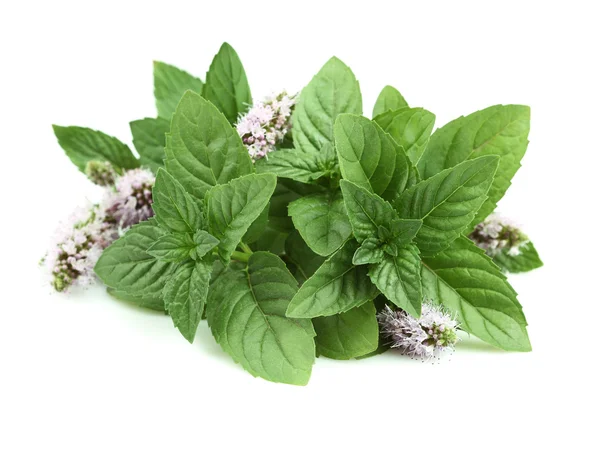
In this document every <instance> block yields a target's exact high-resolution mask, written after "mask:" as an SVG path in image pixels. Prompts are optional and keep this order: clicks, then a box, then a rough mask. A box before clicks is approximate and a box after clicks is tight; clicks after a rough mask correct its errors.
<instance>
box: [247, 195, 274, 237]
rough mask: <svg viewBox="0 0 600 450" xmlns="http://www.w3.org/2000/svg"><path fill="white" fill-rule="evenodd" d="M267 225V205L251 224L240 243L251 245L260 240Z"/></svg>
mask: <svg viewBox="0 0 600 450" xmlns="http://www.w3.org/2000/svg"><path fill="white" fill-rule="evenodd" d="M268 225H269V204H268V203H267V206H265V209H263V210H262V211H261V213H260V214H259V215H258V217H257V218H256V220H255V221H254V222H252V225H250V228H248V231H246V234H244V237H242V242H244V243H246V244H252V243H254V242H256V241H258V240H259V239H260V237H261V236H262V234H263V233H264V232H265V230H266V229H267V226H268Z"/></svg>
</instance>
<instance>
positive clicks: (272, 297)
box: [206, 252, 315, 385]
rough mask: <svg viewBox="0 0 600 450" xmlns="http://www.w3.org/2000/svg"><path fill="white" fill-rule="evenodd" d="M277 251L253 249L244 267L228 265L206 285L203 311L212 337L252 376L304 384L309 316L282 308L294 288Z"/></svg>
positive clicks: (310, 357) (310, 342) (309, 361)
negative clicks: (299, 316) (296, 315)
mask: <svg viewBox="0 0 600 450" xmlns="http://www.w3.org/2000/svg"><path fill="white" fill-rule="evenodd" d="M297 286H298V285H297V283H296V280H295V279H294V277H293V276H292V275H291V274H290V273H289V272H288V270H287V269H286V267H285V264H284V263H283V261H281V259H279V258H278V257H277V256H275V255H273V254H270V253H266V252H256V253H253V254H252V255H251V256H250V259H249V260H248V268H247V269H245V270H239V269H237V270H235V269H232V268H228V269H227V270H226V271H225V272H224V273H223V274H222V275H220V276H219V277H218V278H217V280H215V281H214V283H213V284H212V285H211V289H210V293H209V300H208V306H207V311H206V317H207V320H208V325H209V326H210V329H211V330H212V333H213V336H214V337H215V340H216V341H217V342H218V343H219V345H221V347H222V348H223V350H225V352H227V353H229V354H230V355H231V356H232V357H233V359H234V360H235V361H236V362H238V363H240V364H241V365H242V367H244V369H246V370H247V371H248V372H250V373H251V374H252V375H254V376H259V377H262V378H264V379H266V380H269V381H275V382H279V383H288V384H296V385H305V384H306V383H308V379H309V378H310V373H311V370H312V365H313V364H314V361H315V343H314V336H315V332H314V328H313V326H312V323H311V321H310V320H294V319H289V318H287V317H286V316H285V310H286V308H287V306H288V304H289V301H290V299H291V298H292V296H293V295H294V293H295V292H296V289H297Z"/></svg>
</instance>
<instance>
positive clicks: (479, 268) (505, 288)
mask: <svg viewBox="0 0 600 450" xmlns="http://www.w3.org/2000/svg"><path fill="white" fill-rule="evenodd" d="M422 279H423V292H424V295H425V298H427V299H430V300H433V301H435V302H437V303H439V304H442V305H444V306H446V307H447V308H448V309H449V310H450V311H453V312H454V313H456V315H457V317H458V320H459V321H460V326H461V328H462V329H463V330H465V331H467V332H468V333H471V334H474V335H475V336H477V337H478V338H479V339H481V340H483V341H485V342H488V343H490V344H492V345H494V346H496V347H499V348H502V349H504V350H516V351H530V350H531V344H530V343H529V337H528V336H527V330H526V329H525V326H526V325H527V322H526V321H525V316H524V315H523V311H522V307H521V305H520V304H519V302H518V300H517V295H516V293H515V291H514V289H513V288H512V287H511V286H510V284H508V281H507V280H506V277H505V276H504V275H503V274H502V272H500V270H499V269H498V267H497V266H496V265H495V264H494V263H493V262H492V260H491V259H490V258H489V257H487V256H486V255H485V253H484V251H483V250H481V249H480V248H478V247H477V246H476V245H475V244H473V243H472V242H471V241H470V240H469V239H467V238H466V237H460V238H458V239H457V240H455V241H454V242H453V243H452V245H451V246H450V247H449V248H448V249H446V250H444V251H443V252H441V253H439V254H438V255H436V256H435V257H433V258H424V259H423V270H422Z"/></svg>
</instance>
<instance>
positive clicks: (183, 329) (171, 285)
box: [163, 260, 212, 343]
mask: <svg viewBox="0 0 600 450" xmlns="http://www.w3.org/2000/svg"><path fill="white" fill-rule="evenodd" d="M211 272H212V260H209V261H188V262H187V263H184V264H181V265H180V266H179V267H178V268H177V270H176V271H175V273H174V274H173V275H172V276H171V278H170V279H169V281H168V283H167V284H166V286H165V288H164V291H163V292H164V301H165V306H166V307H167V311H168V312H169V315H170V316H171V318H172V319H173V324H174V325H175V326H176V327H177V329H179V332H180V333H181V334H182V335H183V337H184V338H186V339H187V340H188V341H189V342H190V343H191V342H194V337H195V336H196V330H197V329H198V324H199V323H200V320H202V313H203V312H204V305H205V303H206V297H207V295H208V285H209V282H210V276H211Z"/></svg>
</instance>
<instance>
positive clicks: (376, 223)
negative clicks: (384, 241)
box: [340, 180, 398, 243]
mask: <svg viewBox="0 0 600 450" xmlns="http://www.w3.org/2000/svg"><path fill="white" fill-rule="evenodd" d="M340 187H341V188H342V193H343V195H344V203H345V205H346V211H347V213H348V218H349V219H350V224H351V225H352V232H353V233H354V237H355V238H356V240H357V241H358V242H359V243H362V241H364V240H365V239H367V238H370V237H374V236H376V235H377V234H378V231H379V227H386V228H388V229H389V228H390V227H391V223H392V221H393V220H394V219H396V218H397V217H398V216H397V214H396V212H395V211H394V209H393V208H392V205H390V204H389V203H388V202H386V201H385V200H383V199H382V198H381V197H379V196H377V195H375V194H373V193H371V192H369V191H367V190H366V189H364V188H362V187H360V186H357V185H356V184H354V183H351V182H350V181H347V180H341V182H340Z"/></svg>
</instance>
